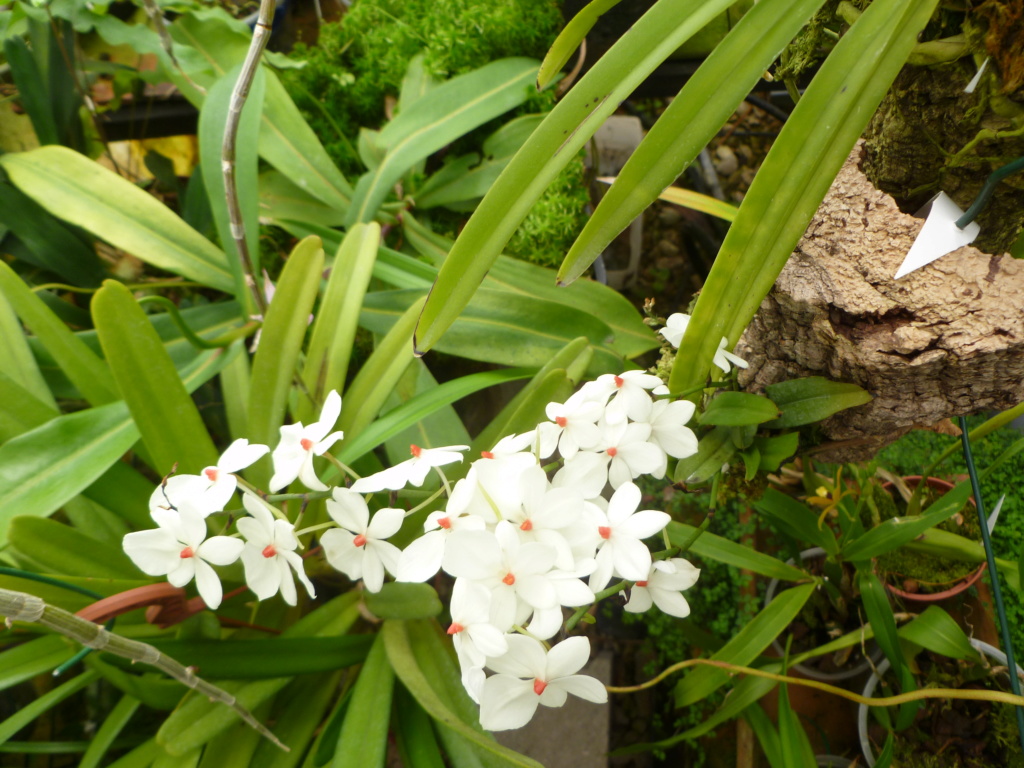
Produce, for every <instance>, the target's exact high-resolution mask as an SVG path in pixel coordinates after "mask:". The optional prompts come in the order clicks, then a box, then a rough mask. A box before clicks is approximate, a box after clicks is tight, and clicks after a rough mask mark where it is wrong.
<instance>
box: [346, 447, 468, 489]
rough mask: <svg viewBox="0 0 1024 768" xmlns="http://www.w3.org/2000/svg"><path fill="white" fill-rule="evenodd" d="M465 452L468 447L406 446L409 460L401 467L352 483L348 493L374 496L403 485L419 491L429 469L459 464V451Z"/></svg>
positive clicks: (460, 456)
mask: <svg viewBox="0 0 1024 768" xmlns="http://www.w3.org/2000/svg"><path fill="white" fill-rule="evenodd" d="M468 450H469V446H468V445H446V446H443V447H441V448H421V447H420V446H418V445H410V446H409V452H410V453H411V454H412V458H411V459H406V460H405V461H403V462H402V463H401V464H395V466H393V467H388V468H387V469H385V470H382V471H381V472H378V473H377V474H375V475H370V476H368V477H363V478H360V479H359V480H356V481H355V482H354V483H352V490H353V491H356V492H357V493H374V492H376V491H383V490H389V491H397V490H400V489H402V488H405V486H407V485H413V486H415V487H417V488H419V487H420V486H421V485H423V481H424V480H426V479H427V474H428V473H429V472H430V470H431V469H433V468H434V467H443V466H445V465H446V464H453V463H454V462H456V461H462V453H461V451H468Z"/></svg>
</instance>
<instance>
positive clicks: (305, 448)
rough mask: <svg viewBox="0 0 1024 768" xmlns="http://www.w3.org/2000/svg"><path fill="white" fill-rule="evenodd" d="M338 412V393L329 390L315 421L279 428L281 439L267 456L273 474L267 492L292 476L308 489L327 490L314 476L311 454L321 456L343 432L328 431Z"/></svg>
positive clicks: (291, 480)
mask: <svg viewBox="0 0 1024 768" xmlns="http://www.w3.org/2000/svg"><path fill="white" fill-rule="evenodd" d="M340 415H341V395H339V394H338V393H337V392H335V391H334V390H331V392H330V394H328V395H327V398H326V399H325V400H324V407H323V409H322V410H321V411H320V420H319V421H317V422H314V423H313V424H310V425H308V426H303V425H302V422H301V421H300V422H298V423H297V424H288V425H286V426H283V427H281V441H280V442H279V443H278V444H277V447H276V448H275V449H274V452H273V454H272V455H271V458H272V459H273V460H274V476H273V477H272V478H270V486H269V487H270V490H271V491H277V490H280V489H281V488H284V487H285V486H287V485H290V484H291V483H292V482H294V481H295V479H296V478H298V479H299V480H301V481H302V484H303V485H304V486H306V487H307V488H309V489H310V490H313V491H326V490H327V486H326V485H324V484H323V483H321V482H320V479H319V478H318V477H317V476H316V470H315V469H314V468H313V457H314V456H322V455H323V454H324V453H326V452H327V451H328V450H329V449H330V447H331V446H332V445H334V444H335V443H336V442H337V441H338V440H340V439H341V438H343V437H344V436H345V433H344V432H333V433H331V430H332V429H333V428H334V425H335V423H336V422H337V421H338V416H340ZM328 433H330V434H328Z"/></svg>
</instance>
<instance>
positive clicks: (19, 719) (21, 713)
mask: <svg viewBox="0 0 1024 768" xmlns="http://www.w3.org/2000/svg"><path fill="white" fill-rule="evenodd" d="M96 677H97V675H96V673H95V672H91V671H90V672H83V673H82V674H80V675H78V676H77V677H74V678H72V679H71V680H68V681H67V682H66V683H64V684H63V685H59V686H57V687H56V688H54V689H53V690H52V691H49V692H48V693H44V694H43V695H42V696H40V697H39V698H37V699H34V700H32V701H31V702H30V703H29V704H26V705H25V706H24V707H22V708H21V709H19V710H18V711H17V712H15V713H14V714H13V715H11V716H10V717H9V718H7V719H6V720H4V721H3V722H2V723H0V744H3V743H4V742H6V741H9V740H10V738H11V737H12V736H14V734H16V733H17V732H18V731H20V730H21V729H22V728H24V727H25V726H26V725H28V724H29V723H31V722H32V721H33V720H35V719H36V718H37V717H39V716H40V715H42V714H43V713H44V712H48V711H49V710H50V709H52V708H53V707H55V706H57V705H58V704H60V703H61V702H62V701H64V700H65V699H66V698H68V697H69V696H73V695H74V694H76V693H78V692H79V691H80V690H82V689H83V688H85V686H87V685H89V684H90V683H91V682H92V681H93V680H95V679H96Z"/></svg>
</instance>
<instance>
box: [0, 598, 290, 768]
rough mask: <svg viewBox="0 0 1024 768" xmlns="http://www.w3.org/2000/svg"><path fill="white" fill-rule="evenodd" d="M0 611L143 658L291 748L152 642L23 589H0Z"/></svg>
mask: <svg viewBox="0 0 1024 768" xmlns="http://www.w3.org/2000/svg"><path fill="white" fill-rule="evenodd" d="M0 615H3V616H6V617H7V621H6V623H7V626H8V627H10V626H11V624H12V623H13V622H15V621H26V622H31V623H33V624H41V625H42V626H44V627H46V628H47V629H51V630H53V631H54V632H57V633H58V634H61V635H64V636H65V637H69V638H71V639H72V640H74V641H75V642H77V643H81V644H82V645H84V646H85V647H86V648H92V649H94V650H97V651H106V652H107V653H113V654H114V655H116V656H121V657H122V658H125V659H128V660H129V661H131V662H133V663H134V662H142V663H143V664H149V665H151V666H153V667H156V668H157V669H159V670H160V671H161V672H164V673H165V674H167V675H169V676H170V677H173V678H174V679H175V680H177V681H178V682H179V683H181V684H182V685H184V686H187V687H189V688H192V689H194V690H196V691H198V692H199V693H201V694H202V695H204V696H206V697H208V698H209V699H210V700H211V701H219V702H220V703H222V704H225V705H227V706H229V707H231V709H233V710H234V711H235V712H236V713H237V714H238V716H239V717H240V718H242V720H244V721H245V722H246V723H247V724H248V725H249V726H251V727H252V728H254V729H255V730H256V731H257V732H258V733H259V734H260V735H261V736H263V737H265V738H267V739H269V740H270V741H271V742H273V743H274V744H275V745H276V746H278V747H280V748H281V749H283V750H284V751H285V752H288V751H290V750H289V748H288V747H287V746H285V745H284V744H283V743H282V742H281V741H280V740H279V739H278V738H277V737H276V736H275V735H274V734H273V733H271V732H270V729H269V728H267V727H266V726H265V725H263V724H262V723H261V722H260V721H259V720H257V719H256V718H255V717H253V715H252V713H251V712H250V711H249V710H247V709H246V708H245V707H243V706H242V705H241V704H239V703H238V702H237V701H235V697H234V696H232V695H231V694H230V693H228V692H227V691H225V690H223V689H221V688H218V687H217V686H215V685H212V684H211V683H208V682H206V681H205V680H203V679H201V678H199V677H197V676H196V674H195V672H193V670H192V668H191V667H186V666H185V665H183V664H180V663H179V662H177V661H175V660H174V659H172V658H170V657H169V656H165V655H163V654H162V653H160V651H158V650H157V649H156V648H154V647H153V646H152V645H147V644H146V643H140V642H138V641H137V640H129V639H128V638H126V637H121V636H120V635H115V634H113V633H112V632H108V631H107V630H105V629H104V628H103V627H101V626H99V625H98V624H93V623H92V622H91V621H89V620H88V619H83V618H81V617H79V616H75V615H74V614H73V613H70V612H69V611H65V610H64V609H63V608H57V607H56V606H53V605H47V604H46V603H45V602H43V600H41V599H40V598H38V597H36V596H35V595H30V594H27V593H25V592H15V591H13V590H9V589H0Z"/></svg>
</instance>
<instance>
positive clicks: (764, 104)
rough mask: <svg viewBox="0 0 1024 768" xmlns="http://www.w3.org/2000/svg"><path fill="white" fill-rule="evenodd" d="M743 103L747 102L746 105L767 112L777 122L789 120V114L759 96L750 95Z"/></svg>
mask: <svg viewBox="0 0 1024 768" xmlns="http://www.w3.org/2000/svg"><path fill="white" fill-rule="evenodd" d="M744 101H745V102H747V103H748V104H751V105H753V106H755V107H757V108H758V109H760V110H762V111H764V112H767V113H768V114H769V115H771V116H772V117H774V118H776V119H778V120H781V121H782V122H786V121H787V120H789V112H787V111H786V110H784V109H783V108H782V107H777V106H775V105H774V104H772V103H771V102H770V101H766V100H765V99H762V98H761V97H760V96H755V95H754V94H752V93H751V94H749V95H748V96H747V97H746V98H745V99H744Z"/></svg>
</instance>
